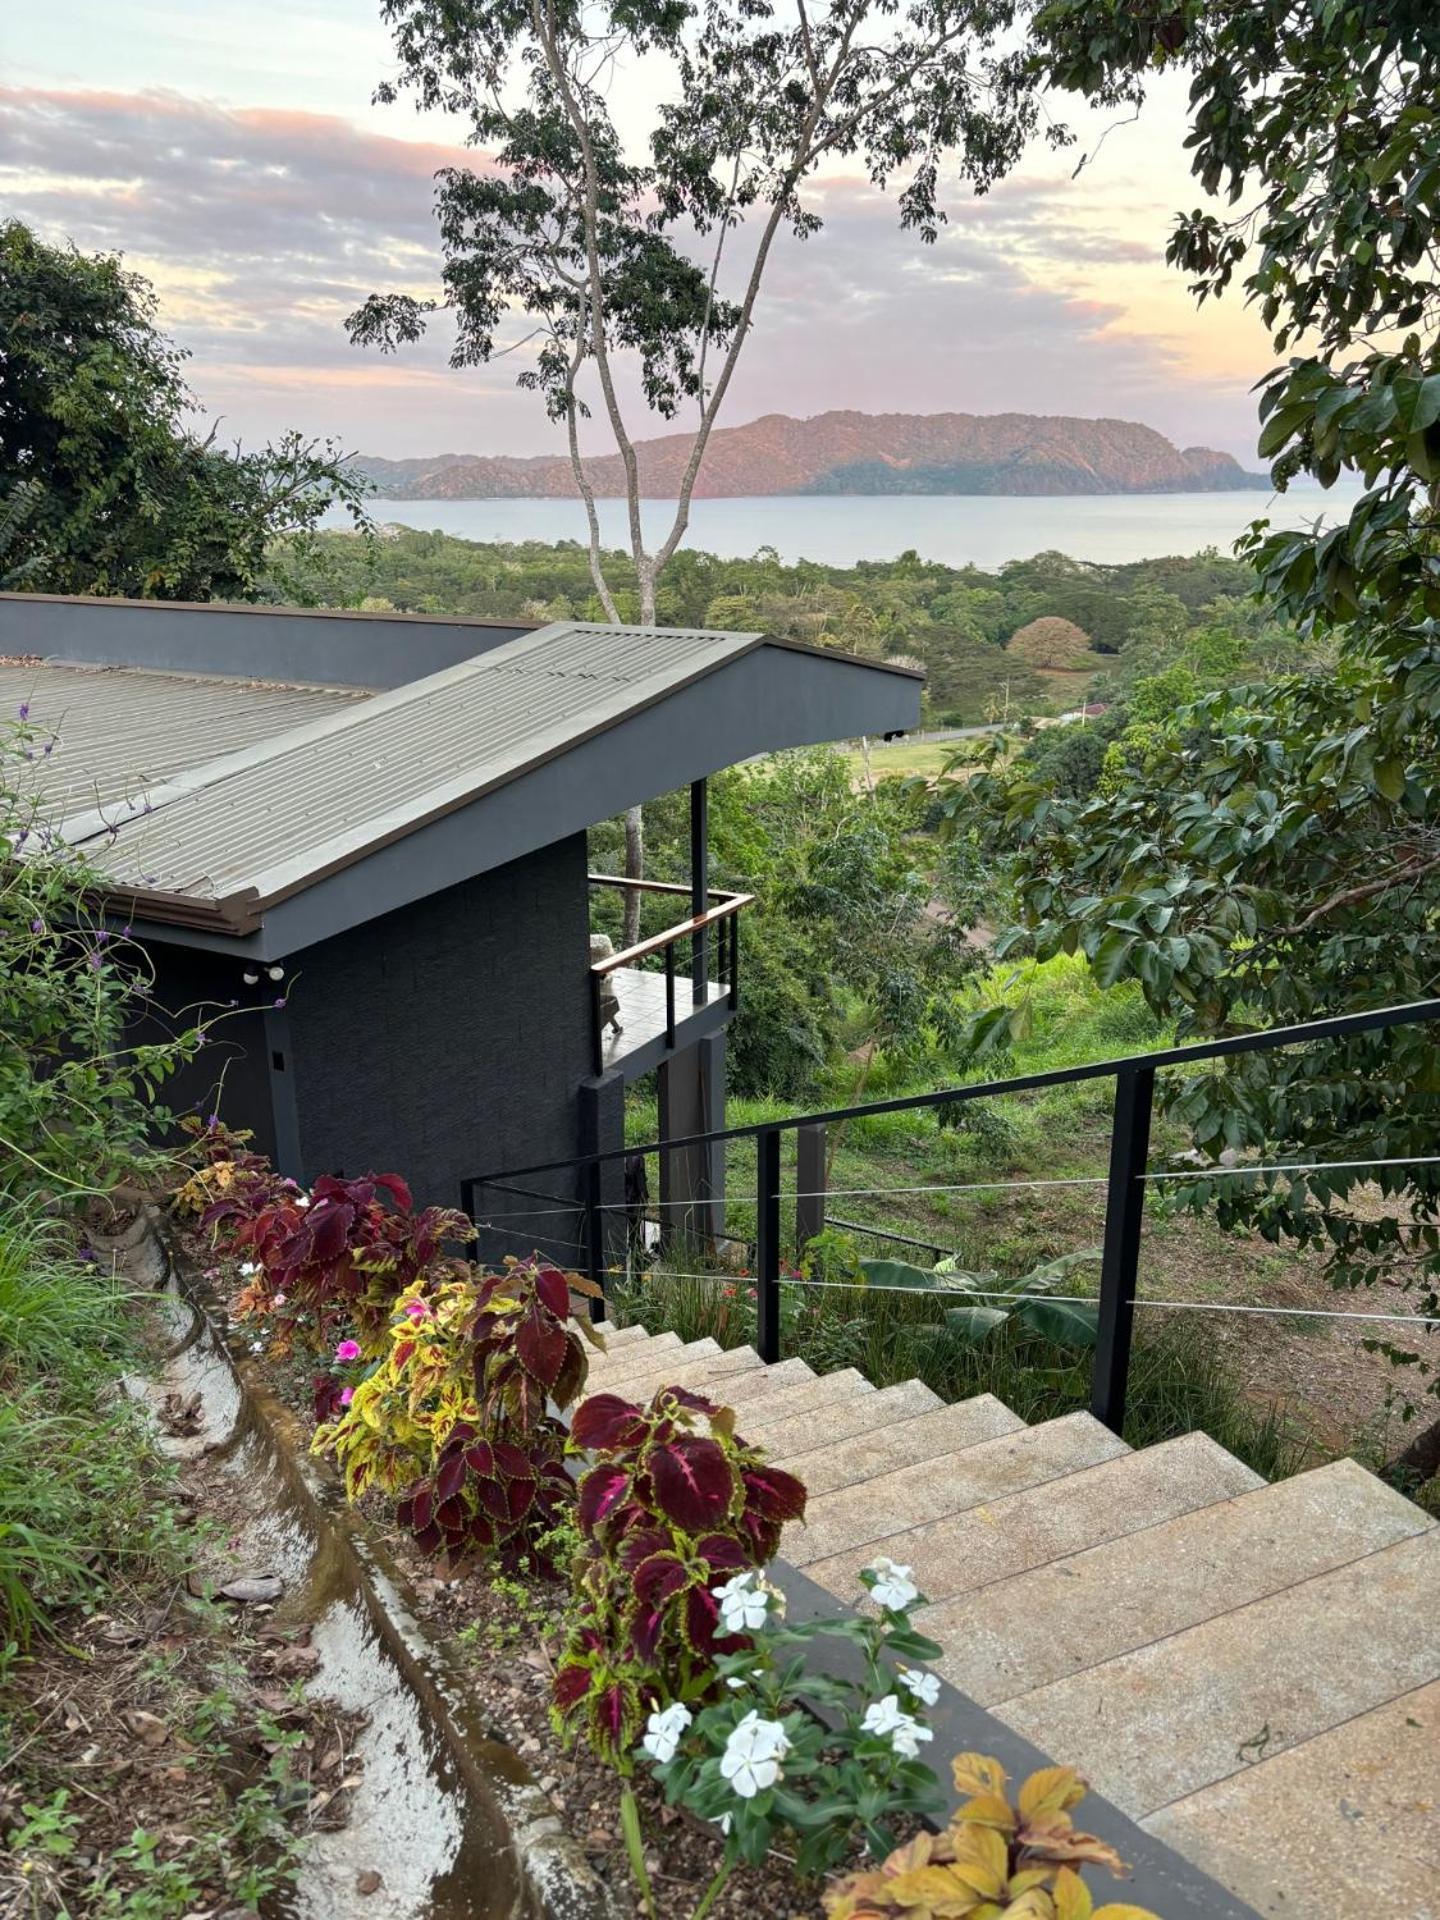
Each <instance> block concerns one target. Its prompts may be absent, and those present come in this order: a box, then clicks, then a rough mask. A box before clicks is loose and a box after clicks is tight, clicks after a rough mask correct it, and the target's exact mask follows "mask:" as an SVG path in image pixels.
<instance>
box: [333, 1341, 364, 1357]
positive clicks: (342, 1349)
mask: <svg viewBox="0 0 1440 1920" xmlns="http://www.w3.org/2000/svg"><path fill="white" fill-rule="evenodd" d="M335 1358H336V1359H337V1360H358V1359H359V1358H360V1342H359V1341H358V1340H342V1341H341V1342H340V1344H339V1346H338V1347H336V1349H335Z"/></svg>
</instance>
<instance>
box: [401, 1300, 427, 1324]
mask: <svg viewBox="0 0 1440 1920" xmlns="http://www.w3.org/2000/svg"><path fill="white" fill-rule="evenodd" d="M405 1312H406V1313H407V1315H408V1316H409V1317H410V1319H412V1320H428V1319H429V1318H430V1309H429V1307H427V1306H426V1304H425V1302H424V1301H423V1300H407V1301H406V1302H405Z"/></svg>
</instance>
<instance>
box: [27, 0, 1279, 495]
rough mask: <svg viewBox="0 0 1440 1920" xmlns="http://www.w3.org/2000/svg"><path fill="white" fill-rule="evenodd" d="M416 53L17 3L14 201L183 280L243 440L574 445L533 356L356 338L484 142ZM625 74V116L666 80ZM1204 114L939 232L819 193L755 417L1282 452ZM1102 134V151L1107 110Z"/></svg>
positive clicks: (794, 248)
mask: <svg viewBox="0 0 1440 1920" xmlns="http://www.w3.org/2000/svg"><path fill="white" fill-rule="evenodd" d="M391 66H392V60H391V55H390V48H389V44H388V40H387V37H386V35H385V33H384V31H383V30H382V28H381V26H380V24H379V20H378V15H377V9H376V6H375V5H374V3H373V0H290V3H289V4H282V0H244V3H243V4H242V3H241V0H43V3H42V4H39V5H36V6H33V7H26V8H24V9H14V10H11V11H10V14H9V19H8V22H6V23H5V24H3V25H0V205H3V207H4V209H5V211H6V213H7V214H14V215H19V216H20V217H21V218H23V219H26V220H28V221H30V222H31V223H32V224H34V225H35V226H36V227H38V228H39V229H40V230H41V231H42V232H43V233H44V234H46V235H47V237H51V238H59V237H68V238H70V239H72V240H74V242H75V243H76V244H77V245H78V246H80V247H82V248H86V249H91V250H94V249H99V248H109V249H118V250H120V251H122V252H123V253H124V254H125V255H126V257H127V260H128V262H129V264H130V265H131V266H132V267H134V268H136V269H138V270H139V271H141V272H143V273H145V274H146V275H147V276H148V277H149V278H151V279H152V280H153V281H154V283H155V286H156V288H157V290H158V293H159V296H160V303H161V318H162V321H163V323H164V324H165V326H166V327H167V328H169V329H170V330H171V331H172V332H173V333H174V335H175V336H176V338H177V339H178V340H179V341H180V342H181V343H182V344H183V345H184V346H186V347H187V348H188V349H190V351H191V352H192V354H193V356H194V357H193V360H192V362H191V365H190V370H189V372H190V380H191V384H192V386H193V388H194V390H195V392H196V394H197V395H198V397H199V399H200V401H201V403H202V405H203V406H204V407H205V408H206V409H207V410H208V411H209V412H210V413H211V414H220V415H223V417H224V421H225V426H224V432H225V434H226V435H227V436H230V435H239V436H241V437H243V438H245V439H247V440H250V439H260V438H264V437H267V436H270V435H273V434H275V433H277V432H279V431H281V430H282V429H284V428H285V427H287V426H298V427H301V428H303V429H305V430H306V431H307V432H314V433H323V434H329V435H334V436H336V437H337V438H339V439H341V440H343V441H344V442H345V444H346V445H347V447H350V448H355V449H360V450H363V451H366V452H371V453H384V454H389V455H397V456H398V455H404V454H426V453H436V452H442V451H461V452H477V453H483V452H497V453H498V452H508V453H537V452H544V451H549V450H551V449H552V447H553V444H554V443H553V442H552V440H551V438H550V437H549V430H548V429H547V428H546V427H545V425H544V423H543V420H542V419H541V418H540V417H539V416H538V413H537V408H536V402H535V398H534V396H533V395H529V394H524V393H517V392H516V391H515V387H514V377H515V372H516V370H517V368H516V363H515V361H514V360H502V361H500V362H499V363H498V364H497V365H494V366H492V367H491V368H488V369H484V370H480V371H466V372H463V373H454V372H451V371H450V370H449V369H448V368H447V367H446V365H445V347H444V342H443V337H437V338H436V339H435V340H433V341H431V342H429V343H427V344H426V345H425V346H423V347H421V348H419V349H414V350H412V351H411V352H410V353H409V354H407V355H406V356H405V357H404V358H402V359H399V360H385V359H382V358H380V357H379V356H378V355H376V354H373V353H362V352H361V351H359V350H358V349H355V348H352V347H351V346H350V345H349V344H348V343H347V341H346V339H345V335H344V330H343V327H342V324H341V322H342V319H343V316H344V315H345V314H346V313H347V312H349V311H350V310H351V309H352V308H353V307H354V306H355V305H356V304H357V302H358V301H359V300H360V299H361V298H363V296H364V295H365V294H367V293H369V292H371V291H373V290H376V289H388V288H392V287H404V288H407V289H411V290H414V291H423V290H424V289H426V288H427V287H428V286H430V285H432V284H433V283H434V278H435V273H436V269H437V266H438V258H439V255H438V247H437V245H436V241H435V234H434V225H433V217H432V213H431V202H432V186H431V176H432V175H433V173H434V171H435V169H436V168H437V167H438V166H441V165H444V164H447V163H448V162H450V161H452V160H453V159H455V158H457V157H461V158H463V157H464V156H463V155H461V154H460V153H459V148H460V143H461V139H462V136H463V128H462V127H460V126H459V125H456V124H450V123H447V122H446V121H444V120H443V119H440V118H438V117H429V118H423V119H422V118H421V117H419V116H417V115H416V114H415V112H414V111H413V110H412V109H411V108H410V107H409V106H408V105H399V106H393V107H376V106H373V105H372V104H371V99H370V96H371V93H372V92H373V89H374V86H375V84H376V82H377V81H378V80H379V79H381V78H382V77H383V76H384V75H385V74H386V73H387V72H388V71H390V69H391ZM619 85H620V87H621V89H622V94H621V97H620V100H619V103H618V107H617V116H618V118H619V119H620V122H621V126H622V131H623V130H624V129H625V127H626V125H627V124H634V123H638V120H639V116H640V115H641V114H642V113H643V100H644V95H645V89H646V85H647V76H646V75H645V74H644V73H642V72H630V73H625V74H622V75H621V76H620V79H619ZM1182 101H1183V95H1182V92H1181V89H1180V88H1179V87H1178V86H1173V85H1169V84H1167V85H1166V86H1164V87H1163V88H1160V89H1158V90H1157V91H1156V93H1155V95H1154V97H1153V98H1152V100H1151V101H1150V103H1149V105H1148V106H1147V109H1146V111H1145V113H1144V114H1143V115H1142V117H1141V119H1140V121H1139V123H1138V124H1131V125H1117V126H1114V127H1112V128H1111V129H1110V131H1109V132H1108V134H1107V135H1106V137H1105V139H1104V141H1103V144H1101V145H1100V147H1099V150H1098V152H1097V153H1096V154H1095V156H1094V157H1093V159H1092V160H1091V162H1090V163H1089V164H1088V165H1087V166H1086V167H1085V169H1084V170H1083V171H1082V173H1081V174H1080V176H1079V178H1078V179H1072V178H1071V173H1072V169H1073V167H1074V165H1075V159H1076V157H1077V153H1076V150H1073V149H1072V150H1070V151H1069V152H1064V153H1059V154H1057V153H1054V152H1052V151H1050V150H1049V149H1047V148H1045V147H1043V146H1038V147H1037V148H1036V150H1035V151H1034V152H1033V153H1032V154H1031V155H1030V156H1029V157H1028V158H1027V160H1026V162H1025V163H1024V165H1023V166H1022V167H1021V169H1020V170H1019V171H1018V173H1017V174H1015V175H1014V176H1013V177H1012V178H1011V179H1009V180H1007V181H1006V182H1004V183H1003V184H1002V185H1001V186H1000V187H998V188H997V189H996V190H995V191H994V192H993V193H992V194H990V195H989V197H988V198H986V199H982V200H976V199H970V198H959V197H957V199H956V200H955V201H954V202H953V203H952V205H951V223H950V226H949V228H948V229H947V230H946V231H945V232H944V233H943V235H942V237H941V239H940V241H939V243H938V244H937V245H936V246H934V247H925V246H924V245H923V244H922V243H920V242H919V241H918V240H916V239H915V238H914V236H912V235H907V234H903V233H901V232H900V231H899V229H898V226H897V223H896V220H895V216H894V212H893V207H892V205H891V204H889V203H887V202H886V201H885V200H883V199H882V197H881V196H880V195H878V194H877V193H876V192H875V191H874V190H873V189H872V188H871V187H870V186H869V184H868V182H866V181H865V179H864V178H863V176H862V175H860V174H858V173H856V174H855V175H853V176H850V177H847V176H845V175H842V174H838V173H837V174H831V175H829V176H827V177H824V178H821V179H819V180H817V181H816V182H815V183H814V185H813V189H812V200H813V204H814V205H815V206H816V208H817V210H818V211H820V212H821V213H822V214H823V216H824V218H825V221H826V227H825V231H824V232H823V233H822V234H820V235H819V237H818V238H816V239H813V240H811V241H809V242H807V243H805V244H804V245H803V246H802V245H799V244H797V243H793V242H792V243H790V244H788V245H787V246H786V247H785V249H784V250H783V252H782V253H781V255H780V257H779V260H778V262H777V264H776V267H775V268H774V270H773V271H772V275H771V278H770V281H769V287H768V292H767V294H766V295H765V298H764V304H763V307H762V310H761V314H760V317H759V322H758V327H757V332H756V334H755V336H754V337H753V339H752V340H751V342H750V343H749V345H748V346H747V350H746V355H745V358H744V359H742V362H741V370H740V372H739V374H738V375H737V378H736V382H735V384H734V386H733V387H732V390H731V396H730V402H729V406H728V410H727V414H726V420H727V422H728V423H729V424H734V423H737V422H739V421H742V420H747V419H751V418H754V417H755V416H756V415H758V414H762V413H766V412H771V411H781V412H786V413H796V414H809V413H818V412H821V411H823V410H825V409H827V408H831V407H858V408H863V409H865V410H867V411H872V412H874V411H903V412H939V411H948V410H959V411H966V412H977V413H995V412H1003V411H1006V410H1014V411H1024V412H1045V413H1076V414H1086V415H1095V414H1104V415H1111V416H1118V417H1121V418H1125V419H1136V420H1143V421H1145V422H1147V423H1148V424H1150V425H1152V426H1155V427H1158V428H1160V430H1161V431H1162V432H1164V433H1167V434H1169V435H1170V436H1171V437H1172V438H1173V439H1175V440H1176V441H1178V442H1179V443H1180V444H1182V445H1194V444H1200V445H1209V446H1215V447H1222V448H1225V449H1226V450H1228V451H1230V452H1232V453H1234V454H1236V455H1237V456H1238V457H1240V458H1241V459H1243V460H1244V461H1245V462H1246V464H1247V465H1253V464H1254V460H1253V443H1254V426H1253V421H1254V399H1253V396H1251V395H1250V393H1249V391H1248V389H1249V387H1250V386H1251V384H1252V383H1253V381H1254V380H1255V379H1256V377H1257V376H1258V375H1259V374H1260V373H1261V372H1262V371H1263V370H1264V368H1265V366H1266V364H1267V355H1266V349H1265V342H1264V338H1263V335H1262V333H1261V330H1260V327H1259V325H1258V322H1257V321H1256V320H1255V319H1254V318H1253V317H1252V316H1251V315H1249V314H1248V313H1246V311H1245V310H1244V309H1243V308H1242V307H1241V305H1240V304H1239V302H1238V300H1227V301H1223V302H1221V303H1220V304H1219V305H1218V306H1214V305H1207V307H1206V308H1205V309H1204V310H1203V312H1200V313H1197V312H1196V311H1195V309H1194V307H1193V304H1192V302H1191V300H1190V297H1189V295H1188V294H1187V293H1186V291H1185V287H1184V282H1183V279H1182V277H1181V276H1180V275H1178V274H1176V273H1174V272H1173V271H1171V270H1169V269H1167V268H1166V266H1165V264H1164V257H1163V256H1164V246H1165V239H1166V236H1167V233H1168V230H1169V225H1170V216H1171V214H1172V213H1173V212H1174V210H1175V209H1176V208H1177V207H1179V206H1182V205H1184V206H1194V205H1195V204H1196V203H1197V201H1198V199H1199V190H1198V188H1197V187H1196V185H1195V184H1194V182H1193V181H1192V180H1191V179H1190V176H1189V173H1188V170H1187V168H1186V166H1185V162H1184V156H1183V153H1182V150H1181V137H1182V133H1183V114H1182ZM1053 106H1054V109H1055V111H1056V113H1057V116H1058V117H1060V118H1066V117H1070V114H1071V113H1073V108H1072V103H1066V102H1063V101H1060V100H1057V101H1055V102H1054V103H1053ZM1067 110H1068V111H1067ZM1079 124H1081V125H1082V127H1083V128H1084V133H1085V138H1086V140H1087V142H1093V141H1094V140H1095V138H1096V136H1097V134H1098V132H1099V131H1100V128H1101V127H1102V126H1103V122H1098V121H1095V120H1093V119H1090V118H1087V117H1085V116H1080V117H1079ZM635 426H636V429H637V430H638V431H640V432H645V431H659V430H663V428H662V425H661V423H658V422H650V423H647V422H645V421H644V420H643V419H637V420H636V422H635ZM557 450H558V449H557Z"/></svg>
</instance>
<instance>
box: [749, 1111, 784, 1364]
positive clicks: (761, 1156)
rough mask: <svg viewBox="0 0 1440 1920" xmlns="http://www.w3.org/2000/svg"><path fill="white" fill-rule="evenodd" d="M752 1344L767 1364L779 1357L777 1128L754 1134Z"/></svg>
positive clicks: (778, 1180) (764, 1129)
mask: <svg viewBox="0 0 1440 1920" xmlns="http://www.w3.org/2000/svg"><path fill="white" fill-rule="evenodd" d="M755 1196H756V1204H755V1319H756V1328H755V1344H756V1346H757V1347H758V1348H759V1351H760V1358H761V1359H762V1360H763V1361H764V1362H765V1363H766V1365H767V1366H769V1365H772V1364H773V1363H774V1362H775V1361H777V1360H778V1359H779V1358H780V1129H779V1128H778V1127H764V1128H762V1129H761V1130H760V1132H759V1133H757V1134H756V1136H755Z"/></svg>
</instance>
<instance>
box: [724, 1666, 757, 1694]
mask: <svg viewBox="0 0 1440 1920" xmlns="http://www.w3.org/2000/svg"><path fill="white" fill-rule="evenodd" d="M764 1677H765V1669H764V1668H763V1667H752V1668H751V1669H750V1679H751V1680H763V1679H764ZM725 1684H726V1686H727V1687H729V1689H730V1691H731V1692H732V1693H743V1692H744V1690H745V1688H746V1686H747V1685H748V1684H749V1682H748V1681H746V1680H743V1679H736V1677H735V1676H734V1675H733V1674H732V1675H731V1676H730V1678H729V1679H728V1680H727V1681H726V1682H725Z"/></svg>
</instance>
